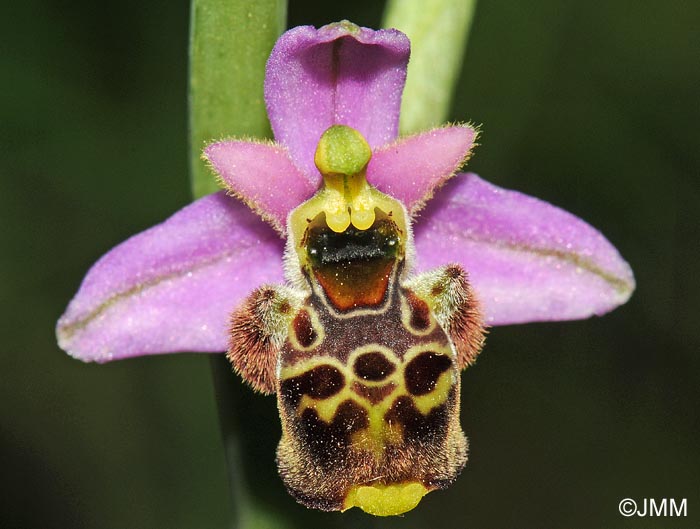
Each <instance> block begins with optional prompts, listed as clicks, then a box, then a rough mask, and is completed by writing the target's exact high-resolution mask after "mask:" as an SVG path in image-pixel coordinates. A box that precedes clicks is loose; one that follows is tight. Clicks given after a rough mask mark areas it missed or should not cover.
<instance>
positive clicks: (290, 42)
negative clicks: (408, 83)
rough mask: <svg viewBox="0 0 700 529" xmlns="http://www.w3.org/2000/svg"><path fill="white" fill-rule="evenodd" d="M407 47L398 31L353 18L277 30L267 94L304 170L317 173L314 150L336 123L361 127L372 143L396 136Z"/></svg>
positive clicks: (281, 137) (275, 121) (278, 131)
mask: <svg viewBox="0 0 700 529" xmlns="http://www.w3.org/2000/svg"><path fill="white" fill-rule="evenodd" d="M409 53H410V45H409V42H408V38H407V37H406V35H404V34H403V33H401V32H400V31H397V30H394V29H388V30H380V31H373V30H371V29H367V28H359V27H357V26H354V25H352V24H350V23H348V22H341V23H338V24H331V25H328V26H324V27H322V28H320V29H318V30H317V29H315V28H314V27H312V26H300V27H296V28H294V29H291V30H289V31H287V32H286V33H285V34H284V35H282V36H281V37H280V39H279V40H278V41H277V44H276V45H275V47H274V49H273V50H272V54H271V55H270V59H269V60H268V62H267V74H266V77H265V101H266V103H267V113H268V116H269V117H270V123H271V124H272V130H273V132H274V133H275V138H276V139H277V141H279V142H280V143H283V144H284V145H286V146H287V147H289V152H290V154H291V156H292V159H293V160H294V162H295V163H296V165H297V166H298V167H299V168H300V169H301V170H302V171H304V172H305V173H306V174H307V175H309V176H311V177H312V178H314V179H320V177H319V175H318V171H317V170H316V167H315V166H314V162H313V156H314V152H315V150H316V144H317V143H318V140H319V138H320V137H321V134H322V133H323V132H324V131H325V130H326V129H327V128H328V127H330V126H331V125H334V124H341V125H348V126H350V127H353V128H355V129H357V130H359V131H360V132H361V133H362V134H363V135H364V136H365V138H366V139H367V141H368V142H369V144H370V146H371V147H373V148H374V147H378V146H380V145H383V144H385V143H387V142H390V141H392V140H393V139H394V138H395V137H396V135H397V132H398V126H399V110H400V106H401V93H402V91H403V86H404V82H405V80H406V65H407V64H408V56H409Z"/></svg>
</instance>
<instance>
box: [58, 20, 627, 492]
mask: <svg viewBox="0 0 700 529" xmlns="http://www.w3.org/2000/svg"><path fill="white" fill-rule="evenodd" d="M409 51H410V47H409V42H408V39H407V38H406V36H405V35H404V34H402V33H401V32H399V31H397V30H380V31H373V30H370V29H367V28H359V27H357V26H354V25H352V24H349V23H346V22H344V23H339V24H332V25H329V26H325V27H322V28H320V29H318V30H317V29H315V28H313V27H310V26H304V27H297V28H294V29H292V30H290V31H288V32H287V33H285V34H284V35H283V36H282V37H281V38H280V39H279V41H278V42H277V44H276V46H275V48H274V49H273V51H272V54H271V56H270V59H269V61H268V64H267V71H266V80H265V101H266V105H267V110H268V116H269V119H270V123H271V125H272V130H273V132H274V136H275V142H274V143H273V142H269V141H263V140H249V139H222V140H219V141H215V142H213V143H211V144H210V145H208V146H207V147H206V149H205V150H204V158H205V159H206V160H207V161H208V163H209V164H210V166H211V168H212V169H213V171H214V172H215V173H216V175H217V177H218V179H219V182H220V184H221V185H222V187H224V189H225V190H224V191H220V192H218V193H214V194H212V195H209V196H206V197H204V198H201V199H199V200H197V201H196V202H194V203H192V204H191V205H189V206H187V207H185V208H183V209H182V210H181V211H179V212H177V213H175V214H174V215H173V216H172V217H170V218H169V219H167V220H166V221H165V222H163V223H162V224H159V225H157V226H154V227H153V228H150V229H148V230H146V231H144V232H142V233H140V234H138V235H135V236H134V237H132V238H130V239H128V240H127V241H125V242H124V243H122V244H120V245H119V246H117V247H116V248H114V249H113V250H111V251H110V252H109V253H107V254H106V255H105V256H103V257H102V258H101V259H100V260H99V261H98V262H97V263H96V264H95V265H94V266H93V267H92V268H91V269H90V271H89V272H88V273H87V275H86V277H85V279H84V280H83V283H82V285H81V286H80V289H79V291H78V293H77V294H76V296H75V297H74V298H73V300H72V301H71V302H70V304H69V306H68V308H67V310H66V312H65V314H64V315H63V316H62V317H61V318H60V320H59V322H58V327H57V336H58V341H59V344H60V346H61V347H62V348H63V349H64V350H65V351H67V352H68V353H69V354H70V355H72V356H74V357H76V358H78V359H81V360H83V361H95V362H108V361H111V360H117V359H123V358H129V357H134V356H140V355H149V354H162V353H174V352H188V351H201V352H222V351H225V350H227V349H228V348H229V340H230V338H229V327H230V315H231V313H232V311H234V309H236V307H238V306H240V305H241V303H242V302H243V300H244V299H245V298H246V296H247V295H248V294H249V293H250V292H251V291H253V290H254V289H255V288H256V287H258V286H260V285H267V284H274V283H282V282H284V281H285V279H287V280H288V281H296V280H297V278H296V276H295V274H294V272H293V271H291V272H290V267H292V268H293V266H294V264H293V263H292V264H291V265H290V262H291V261H293V259H292V257H291V256H290V252H289V251H288V253H287V257H286V260H287V269H286V270H285V265H284V259H283V255H284V251H285V242H284V238H285V237H287V236H288V235H290V232H289V230H290V229H291V224H288V222H291V221H289V219H290V213H292V212H293V211H295V210H296V209H297V208H298V207H299V206H300V205H301V204H302V203H305V201H307V200H309V199H311V198H312V197H313V196H314V194H315V193H317V191H318V190H319V188H320V187H321V186H322V184H323V178H322V174H321V173H323V171H322V170H321V169H323V167H324V166H323V162H322V161H321V162H319V158H318V150H319V149H320V143H319V142H320V140H321V139H322V138H324V137H325V136H324V134H325V133H327V131H329V130H333V127H335V126H338V125H342V126H344V127H346V128H347V129H348V130H351V131H355V132H357V134H358V137H359V138H362V139H363V141H366V145H367V146H368V147H369V149H370V150H371V153H370V154H368V156H367V160H368V162H367V163H366V166H364V169H363V171H364V172H363V175H364V174H366V180H367V182H368V183H369V184H371V186H373V188H376V190H378V191H379V192H381V193H383V196H384V195H385V196H387V197H390V198H391V199H393V200H396V201H398V202H399V203H401V204H402V206H403V207H404V208H405V212H406V213H407V215H408V223H409V224H411V223H413V224H414V245H415V255H413V252H411V251H409V253H411V255H410V257H411V260H412V262H413V265H414V269H415V271H417V272H422V271H426V270H429V269H431V268H435V267H440V266H444V265H447V264H449V263H457V264H459V265H461V267H463V268H464V270H466V271H467V272H468V275H469V282H470V284H471V287H472V289H473V291H474V293H475V296H476V297H477V298H478V300H479V302H480V307H481V311H482V313H483V319H484V322H485V323H486V324H487V325H488V326H498V325H506V324H514V323H526V322H535V321H555V320H572V319H579V318H587V317H590V316H592V315H602V314H604V313H606V312H608V311H610V310H612V309H613V308H615V307H617V306H618V305H620V304H622V303H624V302H626V301H627V299H628V298H629V297H630V295H631V293H632V291H633V290H634V285H635V283H634V277H633V274H632V271H631V269H630V267H629V265H628V264H627V263H626V262H625V261H624V260H623V259H622V257H621V256H620V254H619V253H618V252H617V250H616V249H615V248H614V247H613V246H612V245H611V244H610V243H609V242H608V241H607V240H606V239H605V237H604V236H603V235H602V234H601V233H600V232H599V231H597V230H596V229H595V228H593V227H591V226H590V225H588V224H587V223H585V222H584V221H583V220H581V219H579V218H577V217H576V216H574V215H572V214H570V213H568V212H566V211H563V210H561V209H559V208H557V207H555V206H553V205H550V204H548V203H546V202H543V201H541V200H538V199H536V198H533V197H530V196H527V195H525V194H522V193H520V192H517V191H509V190H505V189H502V188H499V187H497V186H495V185H493V184H490V183H488V182H486V181H484V180H482V179H481V178H480V177H479V176H477V175H475V174H473V173H460V172H459V171H460V169H461V167H462V165H463V164H464V163H465V162H466V160H467V159H468V158H469V156H470V153H471V151H472V148H473V147H474V145H475V140H476V138H477V135H478V133H477V131H476V130H475V128H474V127H472V126H471V125H467V124H455V125H447V126H444V127H440V128H436V129H433V130H429V131H426V132H422V133H418V134H415V135H412V136H408V137H401V138H399V137H398V122H399V110H400V105H401V94H402V90H403V86H404V82H405V78H406V66H407V64H408V59H409ZM324 176H327V175H325V174H324ZM433 195H435V197H434V198H433ZM348 211H349V212H350V213H348ZM325 213H326V218H327V219H328V226H329V227H331V228H333V229H334V231H342V230H343V229H344V228H343V227H342V226H341V225H344V226H345V227H347V226H348V225H349V223H350V222H352V223H353V225H355V226H357V228H358V229H364V228H362V225H364V224H367V225H369V224H370V223H371V222H372V221H373V220H374V217H372V218H371V219H370V220H367V219H364V220H363V217H362V215H363V214H366V213H367V211H364V210H362V207H361V205H360V206H358V205H357V204H354V205H351V206H350V209H348V208H347V207H345V206H343V207H341V208H340V209H337V210H334V211H331V210H329V209H326V210H325ZM348 215H350V216H348ZM351 217H352V218H351ZM333 223H337V224H338V226H340V227H339V228H338V229H335V228H334V226H332V224H333ZM408 229H409V231H410V226H409V228H408ZM358 505H359V504H358Z"/></svg>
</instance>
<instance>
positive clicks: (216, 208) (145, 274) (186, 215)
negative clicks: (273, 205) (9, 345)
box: [56, 191, 283, 362]
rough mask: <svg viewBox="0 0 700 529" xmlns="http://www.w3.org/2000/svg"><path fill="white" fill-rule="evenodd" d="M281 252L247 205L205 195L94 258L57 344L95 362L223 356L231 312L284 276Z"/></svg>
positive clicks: (222, 196)
mask: <svg viewBox="0 0 700 529" xmlns="http://www.w3.org/2000/svg"><path fill="white" fill-rule="evenodd" d="M282 247H283V243H282V241H281V239H279V237H277V235H276V234H275V232H274V231H273V230H272V229H271V228H270V227H269V226H266V225H265V224H264V223H262V222H261V221H260V219H259V218H258V217H256V216H255V215H254V214H253V213H252V212H251V211H250V210H249V209H248V208H247V207H246V206H245V205H243V204H241V203H240V202H238V201H236V200H235V199H232V198H230V197H227V196H226V195H225V194H224V192H223V191H222V192H219V193H215V194H213V195H209V196H206V197H204V198H202V199H200V200H198V201H196V202H194V203H193V204H191V205H189V206H187V207H185V208H184V209H182V210H180V211H179V212H177V213H176V214H175V215H173V216H172V217H170V218H169V219H168V220H166V221H165V222H164V223H162V224H159V225H157V226H154V227H153V228H150V229H149V230H146V231H144V232H142V233H140V234H138V235H135V236H134V237H132V238H130V239H128V240H127V241H125V242H123V243H122V244H120V245H119V246H117V247H116V248H114V249H113V250H111V251H110V252H109V253H107V254H106V255H104V256H103V257H102V258H101V259H100V260H99V261H97V263H96V264H95V265H94V266H93V267H92V268H91V269H90V271H89V272H88V273H87V276H85V279H84V280H83V283H82V285H81V286H80V290H78V293H77V294H76V296H75V297H74V298H73V300H72V301H71V302H70V304H69V305H68V309H67V310H66V312H65V314H64V315H63V316H61V319H60V320H59V322H58V326H57V329H56V334H57V336H58V342H59V345H60V346H61V347H62V348H63V349H64V350H66V351H67V352H68V353H69V354H71V355H72V356H74V357H76V358H79V359H81V360H84V361H96V362H107V361H110V360H117V359H120V358H128V357H132V356H139V355H146V354H159V353H171V352H180V351H210V352H214V351H224V350H225V349H226V332H227V326H228V317H229V314H230V313H231V311H232V310H233V308H234V307H235V306H236V305H237V304H238V303H239V302H240V301H241V300H242V299H243V298H244V297H245V296H246V295H247V294H248V293H249V292H250V291H251V290H253V289H254V288H255V287H256V286H258V285H260V284H261V283H265V282H279V281H281V280H282V278H283V275H282Z"/></svg>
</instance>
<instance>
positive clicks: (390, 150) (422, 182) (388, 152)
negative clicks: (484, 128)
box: [367, 125, 477, 213]
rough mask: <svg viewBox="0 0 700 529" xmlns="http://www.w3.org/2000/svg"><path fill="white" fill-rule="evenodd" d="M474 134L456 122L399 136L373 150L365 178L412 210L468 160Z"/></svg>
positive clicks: (470, 128)
mask: <svg viewBox="0 0 700 529" xmlns="http://www.w3.org/2000/svg"><path fill="white" fill-rule="evenodd" d="M476 135H477V133H476V131H475V130H474V128H473V127H471V126H469V125H458V126H451V127H443V128H438V129H434V130H430V131H427V132H421V133H419V134H416V135H414V136H408V137H406V138H401V139H399V140H397V141H395V142H394V143H392V144H390V145H386V146H384V147H381V148H380V149H379V150H377V151H376V152H374V154H373V155H372V160H371V161H370V162H369V166H368V167H367V179H368V181H369V182H370V183H371V184H372V185H374V186H376V187H377V188H378V189H379V190H380V191H383V192H384V193H386V194H388V195H391V196H393V197H394V198H397V199H398V200H400V201H401V202H403V204H404V205H405V206H406V208H407V209H408V210H409V212H411V213H415V212H416V211H418V210H419V209H421V208H422V207H423V206H424V205H425V203H426V202H427V201H428V200H429V199H430V198H431V197H432V196H433V192H434V191H435V190H436V189H437V188H438V187H439V186H441V185H442V184H444V183H445V181H447V180H448V179H449V178H450V177H452V176H453V175H454V174H455V173H456V172H457V171H458V170H459V169H460V167H462V165H463V164H464V163H465V162H466V161H467V159H468V158H469V154H470V152H471V149H472V147H473V146H474V140H475V139H476Z"/></svg>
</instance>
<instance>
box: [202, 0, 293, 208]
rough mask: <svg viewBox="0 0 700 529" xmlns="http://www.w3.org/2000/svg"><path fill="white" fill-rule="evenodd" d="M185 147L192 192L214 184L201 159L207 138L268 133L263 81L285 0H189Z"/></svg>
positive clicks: (208, 190) (283, 20)
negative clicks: (187, 144)
mask: <svg viewBox="0 0 700 529" xmlns="http://www.w3.org/2000/svg"><path fill="white" fill-rule="evenodd" d="M191 9H192V11H191V21H190V86H189V114H190V115H189V118H190V151H191V158H190V160H191V162H190V164H191V165H190V170H191V178H192V189H193V194H194V196H195V198H198V197H200V196H203V195H206V194H208V193H213V192H214V191H217V190H218V187H217V185H216V182H215V181H214V178H213V177H212V175H211V173H210V172H209V170H208V168H207V167H206V166H205V164H204V162H202V160H201V159H200V155H201V152H202V149H203V148H204V146H205V145H206V143H207V142H211V141H212V140H217V139H220V138H222V137H228V136H238V137H241V136H247V137H256V138H265V137H270V125H269V122H268V120H267V113H266V111H265V100H264V98H263V82H264V80H265V63H266V61H267V58H268V56H269V55H270V51H271V50H272V46H273V45H274V44H275V41H276V40H277V38H278V37H279V36H280V34H281V33H282V31H284V28H285V24H286V13H287V3H286V0H192V4H191Z"/></svg>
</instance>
